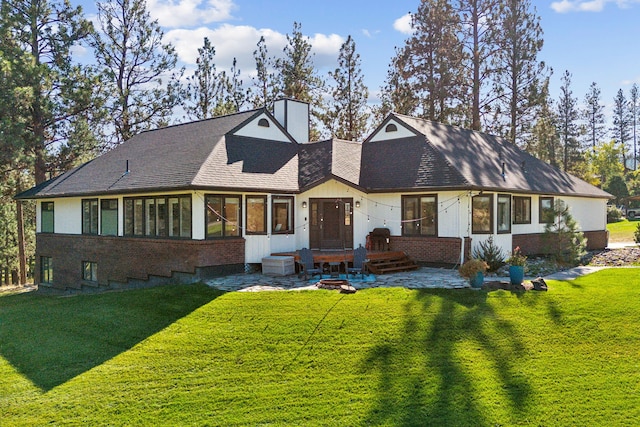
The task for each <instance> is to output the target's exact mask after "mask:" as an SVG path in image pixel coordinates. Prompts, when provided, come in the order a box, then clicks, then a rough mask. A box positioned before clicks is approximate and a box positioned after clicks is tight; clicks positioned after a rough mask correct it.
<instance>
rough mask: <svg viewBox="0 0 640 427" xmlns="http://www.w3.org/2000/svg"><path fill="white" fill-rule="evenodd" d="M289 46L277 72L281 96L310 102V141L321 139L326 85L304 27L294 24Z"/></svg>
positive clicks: (279, 60) (285, 48)
mask: <svg viewBox="0 0 640 427" xmlns="http://www.w3.org/2000/svg"><path fill="white" fill-rule="evenodd" d="M287 42H288V43H287V45H286V46H285V47H284V50H283V52H284V57H283V58H279V59H278V60H277V61H276V69H277V70H278V72H279V73H280V79H279V84H278V89H279V90H278V93H279V95H281V96H284V97H285V98H292V99H296V100H298V101H304V102H308V103H309V104H310V106H311V114H312V117H311V119H312V122H311V129H310V138H311V139H312V140H313V139H317V138H318V137H319V135H320V131H319V129H318V121H319V118H320V117H321V116H322V113H321V111H323V110H324V106H323V101H322V93H323V91H324V81H323V80H322V79H321V78H320V77H318V75H317V73H316V69H315V67H314V65H313V54H312V53H311V47H312V46H311V43H309V41H308V40H307V38H306V37H305V36H304V35H303V34H302V26H301V25H300V24H299V23H297V22H294V23H293V31H292V33H291V34H287Z"/></svg>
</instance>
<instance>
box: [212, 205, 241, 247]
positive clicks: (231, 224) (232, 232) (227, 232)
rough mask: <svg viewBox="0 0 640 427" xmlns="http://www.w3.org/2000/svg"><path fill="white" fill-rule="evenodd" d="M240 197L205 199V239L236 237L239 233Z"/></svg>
mask: <svg viewBox="0 0 640 427" xmlns="http://www.w3.org/2000/svg"><path fill="white" fill-rule="evenodd" d="M240 200H241V199H240V196H235V195H210V196H207V197H206V205H207V206H206V209H207V214H206V217H207V237H211V238H215V237H237V236H240V235H241V234H242V233H241V224H240V218H241V216H240Z"/></svg>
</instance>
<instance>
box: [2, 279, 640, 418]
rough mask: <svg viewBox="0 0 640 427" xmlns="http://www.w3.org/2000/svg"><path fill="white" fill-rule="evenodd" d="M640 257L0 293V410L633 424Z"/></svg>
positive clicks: (639, 386) (639, 403) (637, 411)
mask: <svg viewBox="0 0 640 427" xmlns="http://www.w3.org/2000/svg"><path fill="white" fill-rule="evenodd" d="M639 273H640V269H635V268H634V269H610V270H604V271H601V272H599V273H596V274H592V275H589V276H585V277H582V278H579V279H578V280H576V281H573V282H556V281H550V282H549V288H550V289H549V292H546V293H544V292H527V293H511V292H507V291H497V292H484V291H472V290H420V291H418V290H406V289H371V290H365V291H358V292H357V293H356V294H352V295H344V294H339V293H337V292H335V291H325V290H320V291H306V292H294V291H292V292H261V293H221V292H218V291H215V290H212V289H209V288H207V287H205V286H203V285H189V286H174V287H172V286H169V287H161V288H155V289H146V290H135V291H128V292H120V293H109V294H101V295H86V296H75V297H67V298H57V297H41V296H37V295H30V294H20V295H8V296H2V297H0V414H1V420H0V424H1V425H3V426H5V425H6V426H13V425H45V424H52V425H78V424H83V425H116V426H119V425H136V426H138V425H154V426H155V425H167V426H175V425H194V426H201V425H224V426H229V425H250V426H254V425H276V426H278V425H304V426H309V425H311V426H313V425H322V426H332V425H335V426H345V425H349V426H359V425H362V426H365V425H393V426H413V425H415V426H424V425H434V426H495V425H510V426H511V425H532V426H539V425H544V426H555V425H562V426H566V425H589V426H628V425H640V328H639V325H640V274H639Z"/></svg>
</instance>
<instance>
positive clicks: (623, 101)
mask: <svg viewBox="0 0 640 427" xmlns="http://www.w3.org/2000/svg"><path fill="white" fill-rule="evenodd" d="M629 112H630V109H629V101H627V98H626V97H625V96H624V92H623V91H622V89H619V90H618V93H617V94H616V96H615V98H614V99H613V127H612V128H611V133H612V135H613V139H614V140H615V141H616V142H617V143H618V144H620V149H621V150H622V165H623V167H624V168H626V167H627V152H628V151H629V139H630V134H631V117H630V114H629Z"/></svg>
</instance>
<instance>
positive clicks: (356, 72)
mask: <svg viewBox="0 0 640 427" xmlns="http://www.w3.org/2000/svg"><path fill="white" fill-rule="evenodd" d="M329 75H330V76H331V77H332V78H333V80H334V82H335V86H334V87H333V90H332V95H333V97H332V101H331V106H330V108H329V111H328V112H327V114H326V122H325V124H326V125H327V127H328V128H329V129H330V130H331V131H332V134H333V135H335V136H336V137H338V138H342V139H346V140H349V141H351V140H360V139H361V138H362V137H363V136H364V133H365V132H366V129H367V119H368V118H369V113H368V112H367V97H368V96H369V90H368V89H367V87H366V86H365V84H364V79H363V75H362V69H361V68H360V55H359V54H358V53H357V52H356V44H355V42H354V41H353V38H352V37H351V36H348V37H347V40H346V41H345V42H344V43H343V44H342V46H341V47H340V53H339V54H338V68H336V69H335V71H333V72H329Z"/></svg>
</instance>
